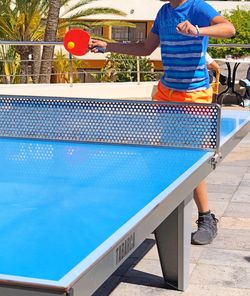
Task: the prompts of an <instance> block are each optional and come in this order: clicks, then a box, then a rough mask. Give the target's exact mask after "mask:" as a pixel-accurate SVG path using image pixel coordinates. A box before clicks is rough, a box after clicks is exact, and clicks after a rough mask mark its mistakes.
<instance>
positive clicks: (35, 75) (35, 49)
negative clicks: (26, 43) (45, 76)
mask: <svg viewBox="0 0 250 296" xmlns="http://www.w3.org/2000/svg"><path fill="white" fill-rule="evenodd" d="M40 66H41V46H37V45H35V46H32V81H33V83H38V82H39V74H40Z"/></svg>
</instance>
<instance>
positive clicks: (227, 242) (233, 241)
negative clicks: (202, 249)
mask: <svg viewBox="0 0 250 296" xmlns="http://www.w3.org/2000/svg"><path fill="white" fill-rule="evenodd" d="M208 247H209V248H210V247H211V248H218V249H224V250H245V251H247V250H248V251H250V235H249V229H224V228H220V224H219V229H218V235H217V237H216V238H215V239H214V241H213V243H212V244H211V245H209V246H208Z"/></svg>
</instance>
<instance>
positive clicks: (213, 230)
mask: <svg viewBox="0 0 250 296" xmlns="http://www.w3.org/2000/svg"><path fill="white" fill-rule="evenodd" d="M217 223H218V219H216V218H215V216H214V214H211V213H209V214H206V215H202V216H199V218H198V220H197V221H196V224H197V225H198V229H197V231H196V232H193V233H192V235H191V243H192V244H193V245H207V244H210V243H211V242H212V241H213V239H214V238H215V237H216V235H217Z"/></svg>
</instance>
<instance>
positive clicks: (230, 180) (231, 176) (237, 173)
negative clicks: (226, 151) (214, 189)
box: [206, 165, 247, 185]
mask: <svg viewBox="0 0 250 296" xmlns="http://www.w3.org/2000/svg"><path fill="white" fill-rule="evenodd" d="M229 168H230V169H229ZM246 172H247V167H233V166H232V167H231V166H230V167H229V166H222V165H221V166H218V168H216V170H215V171H214V172H213V173H212V174H210V175H209V176H208V177H207V178H206V181H207V183H209V184H224V185H227V184H229V185H239V184H240V182H241V180H242V179H243V176H244V174H245V173H246Z"/></svg>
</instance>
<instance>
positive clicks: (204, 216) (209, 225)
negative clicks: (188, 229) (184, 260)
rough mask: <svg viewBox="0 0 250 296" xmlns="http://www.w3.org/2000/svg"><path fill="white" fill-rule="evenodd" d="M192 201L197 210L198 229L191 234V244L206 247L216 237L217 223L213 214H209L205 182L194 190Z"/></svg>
mask: <svg viewBox="0 0 250 296" xmlns="http://www.w3.org/2000/svg"><path fill="white" fill-rule="evenodd" d="M194 200H195V203H196V205H197V208H198V212H199V217H198V220H197V221H196V223H197V224H198V229H197V231H196V232H193V233H192V236H191V242H192V244H196V245H206V244H209V243H211V242H212V241H213V239H214V238H215V237H216V235H217V222H218V220H217V219H216V218H215V216H214V214H211V213H210V210H209V205H208V195H207V186H206V182H205V181H202V182H201V183H200V184H199V185H198V186H197V187H196V188H195V190H194Z"/></svg>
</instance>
